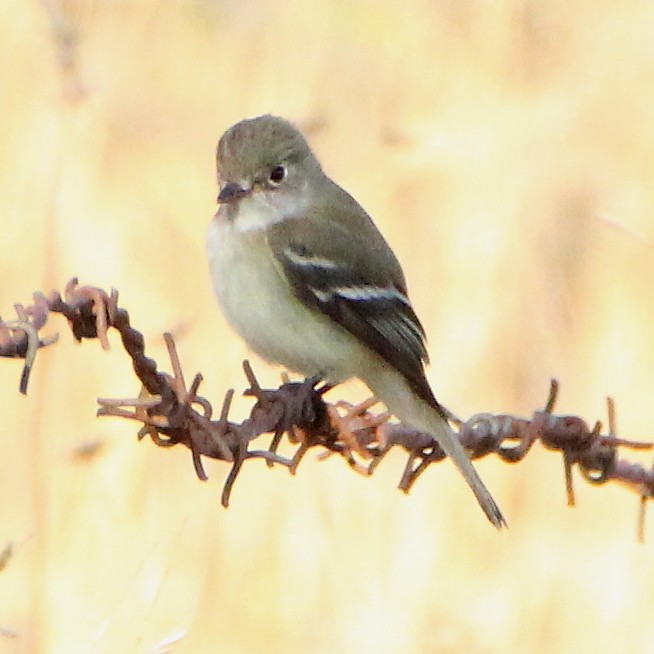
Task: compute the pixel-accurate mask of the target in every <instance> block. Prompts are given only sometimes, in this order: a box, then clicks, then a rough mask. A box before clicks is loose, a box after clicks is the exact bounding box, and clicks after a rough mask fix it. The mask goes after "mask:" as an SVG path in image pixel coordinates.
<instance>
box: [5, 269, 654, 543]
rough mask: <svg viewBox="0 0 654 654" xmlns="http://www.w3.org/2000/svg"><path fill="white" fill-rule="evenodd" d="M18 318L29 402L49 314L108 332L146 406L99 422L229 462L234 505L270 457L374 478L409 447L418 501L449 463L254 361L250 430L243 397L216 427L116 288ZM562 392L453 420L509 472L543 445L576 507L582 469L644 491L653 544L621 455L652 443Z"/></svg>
mask: <svg viewBox="0 0 654 654" xmlns="http://www.w3.org/2000/svg"><path fill="white" fill-rule="evenodd" d="M15 311H16V318H17V319H16V320H10V321H6V322H4V321H2V320H0V357H19V358H22V359H24V360H25V365H24V368H23V373H22V375H21V380H20V384H19V390H20V392H21V393H24V394H25V393H27V387H28V382H29V377H30V372H31V370H32V367H33V365H34V362H35V359H36V356H37V353H38V351H39V350H40V349H41V348H43V347H46V346H49V345H52V344H53V343H54V342H56V340H57V335H52V336H46V337H41V336H40V335H39V332H40V330H41V329H43V328H44V327H45V326H46V324H47V322H48V318H49V316H50V314H52V313H56V314H61V315H63V316H64V317H65V318H66V319H67V321H68V325H69V328H70V330H71V332H72V334H73V336H74V338H75V339H76V340H77V341H82V340H83V339H95V338H97V339H98V340H99V341H100V344H101V346H102V347H103V348H104V349H109V340H108V337H107V331H108V329H110V328H113V329H115V330H117V331H118V333H119V334H120V336H121V339H122V344H123V347H124V349H125V351H126V352H127V354H128V355H129V356H130V358H131V360H132V366H133V368H134V372H135V374H136V376H137V377H138V379H139V380H140V382H141V384H142V391H141V393H140V395H139V397H137V398H120V399H115V398H114V399H110V398H100V399H98V404H99V405H100V408H99V409H98V415H99V416H114V417H119V418H124V419H128V420H133V421H136V422H138V423H140V428H139V430H138V432H137V435H138V438H139V440H141V439H143V438H145V437H146V436H147V437H149V438H150V439H151V440H152V442H153V443H154V444H155V445H157V446H159V447H173V446H175V445H184V446H185V447H187V448H188V449H189V450H190V452H191V457H192V461H193V466H194V469H195V473H196V475H197V476H198V478H199V479H201V480H203V481H206V480H207V478H208V477H207V474H206V472H205V470H204V466H203V462H202V458H203V457H207V458H211V459H217V460H221V461H225V462H227V463H229V464H230V465H231V467H230V470H229V473H228V475H227V477H226V479H225V482H224V486H223V491H222V500H221V501H222V504H223V506H225V507H227V506H228V504H229V500H230V496H231V492H232V489H233V486H234V482H235V481H236V478H237V477H238V474H239V472H240V470H241V468H242V466H243V463H244V462H245V461H247V460H251V459H263V460H265V461H266V463H267V464H268V465H269V466H273V465H282V466H285V467H286V468H288V470H289V471H290V472H291V474H295V472H296V471H297V468H298V466H299V464H300V462H301V461H302V459H303V458H304V456H305V455H306V453H307V452H308V451H309V450H310V449H312V448H316V447H319V448H321V449H322V450H323V451H322V453H321V455H320V457H319V458H321V459H323V458H326V457H327V456H331V455H334V454H336V455H340V456H341V457H343V458H344V460H345V461H346V462H347V464H348V465H349V466H350V467H351V468H352V469H353V470H355V471H357V472H359V473H361V474H364V475H372V474H373V473H374V471H375V470H376V468H377V466H378V465H379V464H380V463H381V462H382V460H383V459H384V457H385V456H386V454H387V453H388V452H389V451H390V450H391V449H393V448H396V447H399V448H401V449H402V450H404V452H405V453H406V454H407V455H408V457H407V461H406V464H405V467H404V470H403V473H402V477H401V479H400V482H399V488H400V490H402V491H403V492H405V493H408V492H409V491H410V490H411V487H412V486H413V484H414V483H415V482H416V480H417V479H418V478H419V477H420V475H421V474H422V473H423V472H424V471H425V470H426V469H427V468H428V467H429V466H430V465H432V464H433V463H436V462H438V461H442V460H443V459H444V458H445V453H444V452H443V451H442V450H441V448H440V447H439V445H438V443H437V442H436V441H435V440H434V439H433V438H432V437H431V436H430V435H429V434H426V433H423V432H420V431H417V430H415V429H413V428H411V427H410V426H408V425H405V424H402V423H398V422H393V421H391V416H390V414H389V413H388V412H385V411H380V412H377V413H375V412H374V411H372V408H373V407H374V406H375V405H376V401H375V400H374V399H372V400H368V401H366V402H363V403H361V404H356V405H352V404H349V403H347V402H344V401H339V402H336V403H327V402H325V400H324V395H325V393H326V392H327V391H329V390H331V388H332V387H331V386H329V385H327V384H324V383H322V382H321V381H320V380H319V379H317V378H313V379H306V380H304V381H303V382H291V381H289V380H288V378H285V379H284V383H282V385H281V386H280V387H279V388H275V389H263V388H261V386H260V384H259V382H258V380H257V378H256V376H255V374H254V372H253V370H252V368H251V366H250V364H249V363H248V362H247V361H245V362H244V363H243V370H244V373H245V377H246V379H247V382H248V384H249V387H248V388H247V390H246V391H245V393H244V394H245V395H247V396H251V397H252V398H253V399H254V400H255V403H254V405H253V407H252V409H251V411H250V415H249V416H248V418H247V419H245V420H244V421H243V422H240V423H239V422H233V421H230V420H229V412H230V407H231V402H232V399H233V396H234V390H233V389H230V390H228V391H227V393H226V394H225V397H224V398H223V400H222V404H221V409H220V413H219V417H218V418H217V419H214V418H213V413H214V412H213V407H212V404H211V402H210V401H209V400H208V399H207V398H205V397H202V396H201V395H199V394H198V390H199V387H200V385H201V383H202V379H203V378H202V375H201V374H199V373H198V374H196V375H195V376H194V378H193V381H192V382H191V385H190V386H187V385H186V382H185V379H184V374H183V371H182V365H181V362H180V360H179V356H178V354H177V350H176V348H175V343H174V340H173V338H172V336H171V335H170V334H164V339H165V342H166V345H167V348H168V356H169V359H170V365H171V370H172V374H169V373H166V372H162V371H160V370H158V366H157V363H156V362H155V361H154V360H153V359H151V358H149V357H147V356H146V355H145V343H144V339H143V336H142V334H141V333H140V332H138V331H137V330H136V329H134V328H133V327H132V326H131V324H130V318H129V314H128V313H127V311H126V310H125V309H122V308H120V307H118V292H117V291H116V290H112V291H111V292H110V293H106V292H105V291H103V290H102V289H99V288H94V287H91V286H80V285H79V283H78V280H77V279H76V278H74V279H71V280H70V281H69V282H68V284H66V286H65V288H64V293H63V297H62V296H61V295H60V294H59V293H58V292H57V291H53V292H51V293H50V295H48V296H45V295H43V294H42V293H34V295H33V303H32V304H31V305H28V306H23V305H20V304H16V305H15ZM558 390H559V386H558V383H557V382H556V381H555V380H552V382H551V385H550V390H549V395H548V398H547V401H546V402H545V406H544V408H543V409H539V410H537V411H534V413H533V414H532V416H531V418H524V417H519V416H514V415H510V414H489V413H478V414H476V415H474V416H472V417H471V418H469V419H468V420H466V421H462V420H460V419H458V418H457V417H456V416H454V415H451V422H452V423H453V425H455V427H456V429H457V434H458V437H459V439H460V441H461V444H462V445H463V447H464V448H465V449H466V450H467V452H468V453H469V455H470V457H471V458H472V459H478V458H481V457H484V456H488V455H490V454H496V455H497V456H498V457H499V458H500V459H501V460H502V461H504V462H505V463H517V462H519V461H521V460H522V459H524V458H525V456H526V455H527V454H528V453H529V451H530V450H531V448H532V446H533V445H534V443H536V442H537V441H540V443H541V444H542V445H543V446H544V447H545V448H546V449H549V450H553V451H557V452H560V453H561V454H562V457H563V464H564V476H565V483H566V494H567V499H568V504H569V505H574V503H575V495H574V488H573V476H572V471H573V468H574V467H575V466H577V467H578V468H579V470H580V472H581V474H582V477H583V478H584V479H585V480H586V481H587V482H589V483H590V484H593V485H602V484H605V483H607V482H619V483H620V484H622V485H623V486H625V487H627V488H628V489H630V490H632V491H634V492H636V493H637V494H638V495H639V496H640V501H641V512H640V518H639V527H638V535H639V538H640V539H641V540H642V539H643V537H644V515H645V507H646V504H647V501H648V500H649V499H651V498H652V497H654V469H653V468H649V469H648V468H645V467H644V466H642V465H641V464H639V463H635V462H631V461H628V460H626V459H623V458H620V457H619V456H618V453H619V448H627V449H640V450H642V449H650V448H651V447H652V445H653V444H652V443H649V442H647V443H643V442H636V441H631V440H627V439H623V438H619V437H618V436H617V428H616V410H615V405H614V403H613V401H612V400H611V399H610V398H608V399H607V407H608V431H607V432H606V433H603V432H602V428H603V425H602V423H601V422H600V421H596V422H595V424H594V425H593V427H592V428H591V427H590V426H589V425H588V423H587V422H586V421H584V420H583V419H582V418H580V417H578V416H575V415H556V414H555V413H554V412H553V411H554V407H555V404H556V399H557V395H558ZM264 434H271V435H272V439H271V441H270V443H269V445H268V447H267V448H263V449H251V443H252V441H254V440H255V439H257V438H258V437H260V436H262V435H264ZM284 436H286V437H287V438H288V440H289V442H290V443H292V444H294V445H297V448H296V450H295V453H294V454H293V456H292V457H291V458H287V457H284V456H281V455H280V454H278V452H277V450H278V446H279V444H280V442H281V439H282V438H283V437H284Z"/></svg>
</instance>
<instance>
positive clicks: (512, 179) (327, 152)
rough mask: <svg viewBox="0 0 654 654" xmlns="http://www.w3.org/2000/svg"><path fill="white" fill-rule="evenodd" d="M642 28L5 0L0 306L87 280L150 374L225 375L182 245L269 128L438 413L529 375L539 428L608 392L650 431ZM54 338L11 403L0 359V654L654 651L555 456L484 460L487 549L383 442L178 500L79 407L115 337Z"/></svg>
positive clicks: (503, 399)
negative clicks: (551, 401)
mask: <svg viewBox="0 0 654 654" xmlns="http://www.w3.org/2000/svg"><path fill="white" fill-rule="evenodd" d="M652 33H654V8H653V7H652V4H651V2H648V1H646V0H640V1H638V0H634V1H633V2H629V3H625V2H620V1H618V0H577V1H576V2H562V1H560V0H552V1H550V2H533V1H529V0H501V1H499V2H492V3H491V2H475V1H473V0H466V1H462V0H449V1H448V0H442V1H438V2H428V1H426V0H405V1H404V2H402V3H398V2H393V1H391V0H387V1H384V0H379V1H377V2H368V3H363V2H360V3H357V2H345V1H337V0H333V1H331V2H300V0H278V1H277V2H274V3H273V2H264V1H263V0H260V1H257V0H240V1H237V0H223V1H217V0H168V1H167V2H161V1H159V0H139V1H138V2H135V1H131V2H128V1H126V0H116V1H114V2H106V1H101V0H63V1H57V0H42V1H37V0H22V1H20V2H19V1H18V0H4V2H2V4H1V5H0V40H1V42H2V44H3V47H2V48H1V49H0V107H1V111H2V113H1V115H2V126H1V128H0V198H1V201H2V217H1V219H0V220H1V223H0V224H1V227H0V278H1V279H2V284H0V314H1V315H2V316H3V317H4V318H5V319H8V318H10V317H11V316H12V315H13V303H14V302H23V303H28V302H29V301H30V298H31V293H32V292H33V291H35V290H43V291H49V290H51V289H53V288H56V289H62V288H63V285H64V284H65V282H66V281H67V280H68V279H69V278H70V277H71V276H73V275H77V276H79V278H80V280H81V281H82V283H86V284H92V285H96V286H100V287H103V288H105V289H109V288H111V287H116V288H117V289H119V291H120V293H121V296H120V300H121V304H122V306H124V307H126V308H127V309H128V310H129V311H130V314H131V317H132V321H133V324H134V325H135V326H136V327H137V328H139V329H141V330H142V331H143V333H144V335H145V337H146V342H147V347H148V352H149V353H150V355H151V356H153V357H154V358H155V359H156V360H157V361H159V362H160V364H161V365H162V367H164V368H167V367H168V364H167V359H166V355H165V349H164V347H163V341H162V338H161V334H162V333H163V332H164V331H171V332H173V334H174V335H175V337H176V339H177V343H178V347H179V351H180V355H181V358H182V362H183V365H184V369H185V372H186V376H187V379H190V378H191V377H192V375H193V374H194V373H195V372H196V371H201V372H202V373H203V374H204V376H205V380H206V381H205V383H204V385H203V387H202V388H201V392H203V393H204V394H205V395H206V396H207V397H209V398H210V399H211V400H212V401H214V402H215V403H216V404H217V403H218V402H219V399H220V398H221V397H222V394H223V393H224V392H225V390H226V389H227V388H229V387H235V388H236V389H239V390H242V389H243V388H244V387H245V381H244V379H243V375H242V372H241V367H240V366H241V361H242V359H243V358H244V357H246V356H247V351H246V349H245V348H244V346H243V345H242V344H241V343H240V341H239V340H238V339H237V338H236V337H235V336H234V335H233V334H232V333H231V332H230V331H229V330H228V328H227V327H226V325H225V323H224V322H223V320H222V318H221V316H220V315H219V313H218V310H217V309H216V308H215V306H214V302H213V298H212V295H211V290H210V285H209V280H208V273H207V266H206V262H205V255H204V234H205V230H206V226H207V224H208V222H209V220H210V218H211V216H212V214H213V212H214V208H215V195H216V183H215V174H214V170H213V166H214V162H213V158H214V147H215V143H216V141H217V139H218V137H219V136H220V134H221V133H222V132H223V131H224V130H225V129H226V128H227V127H229V126H230V125H231V124H232V123H234V122H236V121H238V120H240V119H241V118H244V117H248V116H254V115H258V114H260V113H264V112H272V113H276V114H280V115H283V116H285V117H287V118H289V119H291V120H293V121H294V122H296V123H297V124H298V125H299V126H300V127H302V128H303V129H304V131H305V132H306V134H307V136H308V138H309V140H310V142H311V143H312V145H313V147H314V149H315V150H316V152H317V153H318V156H319V157H320V159H321V161H322V162H323V166H324V168H325V170H326V171H327V172H328V173H329V174H330V175H331V176H332V177H333V178H335V179H336V180H337V181H338V182H339V183H340V184H342V185H343V186H344V187H345V188H347V189H348V190H349V191H350V192H351V193H352V194H353V195H354V196H355V197H356V198H357V199H358V200H359V201H360V202H361V203H362V204H363V205H364V206H365V207H366V208H367V209H368V211H369V212H370V213H371V215H372V216H374V218H375V220H376V221H377V223H378V225H379V226H380V229H381V230H382V231H383V233H384V234H385V235H386V237H387V238H388V240H389V241H390V242H391V243H392V245H393V247H394V248H395V250H396V252H397V254H398V257H399V258H400V260H401V261H402V262H403V264H404V268H405V272H406V275H407V278H408V280H409V287H410V290H411V293H412V298H413V301H414V304H415V305H416V309H417V312H418V314H419V315H420V316H421V317H422V319H423V322H424V323H425V326H426V329H427V332H428V337H429V344H430V351H431V357H432V364H433V365H432V368H431V369H430V379H431V381H432V383H433V385H434V388H435V389H436V394H437V396H438V397H439V398H440V399H441V400H442V401H443V402H444V403H445V404H446V405H447V406H448V407H449V408H451V409H452V410H453V411H454V412H456V413H457V414H459V415H461V416H463V417H468V416H470V415H471V414H473V413H476V412H479V411H496V412H510V413H514V414H518V415H530V414H531V413H532V412H533V411H534V410H537V409H538V408H540V407H541V406H542V405H543V403H544V402H545V398H546V395H547V389H548V385H549V380H550V378H551V377H553V376H555V377H557V378H558V379H559V380H560V382H561V395H560V401H559V403H558V406H557V410H558V411H559V412H561V413H565V412H570V413H575V414H578V415H580V416H583V417H584V418H585V419H587V420H588V421H589V422H591V423H592V422H593V421H594V420H596V419H601V420H605V416H606V411H605V397H606V396H607V395H610V396H612V397H614V398H615V400H616V403H617V408H618V420H619V428H620V434H621V435H622V436H624V437H629V438H635V439H638V438H641V439H647V438H651V437H652V436H653V434H652V428H651V420H650V416H649V411H650V410H651V409H650V407H651V398H652V396H653V395H654V373H653V372H652V371H653V370H654V336H653V335H652V325H654V293H653V292H652V284H653V282H654V261H653V258H654V257H653V255H654V251H653V249H652V248H653V246H654V219H653V215H654V120H652V115H653V114H652V107H654V84H653V83H652V80H654V41H653V40H652ZM55 331H60V332H61V338H60V342H59V344H58V345H56V346H54V347H51V348H49V349H48V350H46V351H43V352H42V353H41V354H40V356H39V358H38V359H37V365H36V368H35V370H34V373H33V375H32V379H31V383H30V391H29V394H28V396H27V397H22V396H20V395H19V394H18V381H19V377H20V370H21V365H22V364H21V362H20V361H12V360H5V361H2V362H0V386H1V388H2V393H1V394H0V416H1V419H2V423H1V424H2V427H1V428H0V447H1V451H2V462H1V463H0V549H1V548H2V547H3V546H4V545H5V544H7V543H13V544H14V550H13V556H12V558H11V559H10V560H9V561H8V562H7V565H6V567H5V569H4V570H3V571H2V572H0V652H8V653H11V654H14V653H16V654H17V653H21V654H22V653H25V652H48V653H50V652H53V653H69V652H88V653H104V652H107V653H109V652H111V653H114V652H164V651H170V652H180V653H181V652H184V653H186V652H190V653H194V654H195V653H198V654H204V653H209V652H221V653H225V654H230V653H234V654H237V653H241V652H255V653H257V652H290V651H302V652H315V653H320V654H322V653H331V652H339V653H341V652H342V653H350V652H357V653H358V652H378V653H381V654H385V653H395V652H406V651H415V652H466V653H477V652H479V653H484V654H490V653H499V652H503V653H504V652H580V651H594V652H599V653H603V652H615V651H630V652H654V644H653V641H652V638H651V636H652V626H651V624H652V623H651V616H652V608H653V604H654V587H653V586H652V583H651V580H652V578H654V554H653V553H652V552H653V549H652V546H653V541H654V522H653V520H654V518H652V517H651V516H650V518H649V519H648V521H647V525H646V528H647V529H646V531H649V534H646V535H647V536H648V540H647V541H646V543H645V545H642V544H638V543H637V542H636V536H635V534H636V519H637V514H638V502H637V498H636V496H635V495H633V494H631V493H629V492H627V491H626V490H624V489H622V488H620V487H617V486H616V485H607V486H606V487H602V488H591V487H589V486H588V485H585V484H584V483H582V482H581V481H580V480H579V479H577V484H576V490H577V504H578V506H577V508H576V509H570V508H567V507H566V505H565V492H564V486H563V471H562V464H561V461H560V459H559V457H557V456H556V455H554V454H552V453H548V452H545V451H543V450H542V448H540V447H539V446H538V447H536V448H534V451H533V452H532V453H531V454H530V455H529V457H528V458H527V460H525V461H524V462H523V463H521V464H520V465H518V466H514V467H510V466H508V465H505V464H502V463H500V462H499V461H498V460H497V459H494V458H488V459H486V460H484V461H481V462H479V464H478V468H479V470H480V472H481V474H482V477H483V478H484V479H485V480H486V481H487V483H488V485H489V486H490V488H491V489H492V491H493V493H494V495H495V497H496V498H497V500H498V502H499V504H500V505H501V506H502V508H503V510H504V512H505V514H506V516H507V518H508V521H509V524H510V526H511V529H510V530H509V531H508V532H506V533H501V534H497V533H495V531H494V530H493V529H492V528H491V527H489V525H488V524H487V523H486V522H485V520H484V518H483V516H482V514H481V513H480V512H479V510H478V509H477V508H476V506H475V504H474V501H473V499H472V497H471V495H470V493H469V492H468V490H467V489H466V487H465V485H464V484H463V482H461V480H460V479H459V478H458V477H457V475H456V473H455V472H454V471H453V468H452V466H450V465H439V466H434V467H433V468H432V469H430V470H429V471H428V472H427V473H426V474H425V475H424V476H423V477H422V478H421V479H420V481H419V482H418V483H417V484H416V486H415V488H414V490H413V491H412V493H411V495H410V496H408V497H405V496H403V495H402V494H401V493H400V492H398V491H397V490H396V488H395V486H396V484H397V482H398V480H399V477H400V474H401V470H402V466H403V464H404V459H403V458H402V457H401V456H400V455H399V454H396V455H394V456H389V457H388V459H387V460H386V461H384V463H383V464H382V465H381V466H380V468H379V469H378V471H377V473H376V475H375V476H374V477H373V478H372V479H363V478H360V477H358V476H356V475H355V474H354V473H352V472H351V471H350V470H349V469H347V468H346V466H345V464H344V463H343V462H342V461H340V460H337V459H336V458H332V459H329V460H327V461H324V462H317V461H316V459H315V456H313V455H312V456H309V457H308V458H307V459H306V460H305V462H304V463H303V465H302V466H301V467H300V470H299V474H298V476H297V477H296V478H292V477H290V476H289V475H288V473H287V472H286V471H284V470H282V469H279V468H275V469H272V470H270V469H268V468H266V467H265V466H264V465H263V464H262V463H258V462H252V463H250V464H249V465H247V466H245V470H244V472H243V474H242V476H241V477H240V478H239V480H238V482H237V484H236V486H235V489H234V493H233V496H232V505H231V507H230V508H229V509H228V510H227V511H225V510H224V509H222V508H221V507H220V490H221V484H222V481H223V479H224V476H225V475H226V473H227V467H226V466H225V465H222V464H219V463H215V462H208V463H207V466H206V467H207V472H208V473H209V476H210V480H209V481H208V482H207V483H201V482H199V481H198V480H197V479H196V477H195V475H194V472H193V469H192V465H191V458H190V455H189V453H188V452H187V451H186V450H184V449H182V448H180V449H173V450H161V449H157V448H155V447H153V446H152V444H151V443H149V442H142V443H137V441H136V438H135V427H134V426H133V425H132V424H129V423H127V422H126V421H120V420H116V419H107V418H103V419H96V418H95V410H96V398H97V397H133V396H135V395H137V394H138V391H139V388H138V384H137V382H136V380H135V378H134V377H133V375H132V374H131V370H130V365H129V362H128V360H127V357H126V356H125V355H124V353H123V352H122V351H121V348H120V346H119V343H118V340H117V339H116V338H115V337H114V338H113V339H112V345H113V347H112V350H111V351H110V352H103V351H102V350H101V349H100V347H99V344H98V343H97V342H85V343H84V344H83V345H81V346H79V345H75V344H73V343H72V338H71V336H70V334H69V333H68V332H67V329H66V327H65V325H64V324H63V322H62V321H61V320H60V319H56V318H55V319H53V320H52V321H51V323H50V324H49V326H48V328H47V329H46V330H45V332H44V333H45V334H48V333H53V332H55ZM253 363H254V364H255V369H256V370H257V372H258V374H259V376H260V378H261V381H262V382H263V383H265V384H267V385H276V384H277V383H278V380H279V370H276V369H273V368H270V367H267V366H265V365H263V364H262V363H260V362H259V361H256V360H254V359H253ZM364 395H365V393H364V391H363V390H362V389H361V388H358V387H357V386H356V385H348V386H345V387H343V388H340V389H338V393H337V395H336V396H334V394H333V395H332V397H335V398H336V397H344V398H348V399H352V400H355V399H359V398H361V397H364ZM249 406H250V404H249V402H247V401H245V400H244V399H240V400H239V401H238V402H237V403H236V405H235V411H234V414H233V417H234V418H235V419H242V418H243V417H244V416H245V415H246V412H247V410H248V408H249ZM626 456H628V457H630V458H632V459H634V460H640V461H642V462H644V463H645V464H647V465H649V464H650V462H651V458H652V457H651V454H650V455H641V456H640V457H639V456H637V455H635V454H633V453H626Z"/></svg>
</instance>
